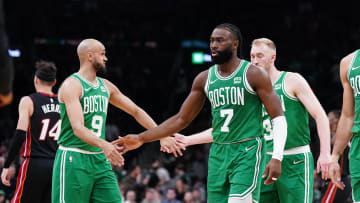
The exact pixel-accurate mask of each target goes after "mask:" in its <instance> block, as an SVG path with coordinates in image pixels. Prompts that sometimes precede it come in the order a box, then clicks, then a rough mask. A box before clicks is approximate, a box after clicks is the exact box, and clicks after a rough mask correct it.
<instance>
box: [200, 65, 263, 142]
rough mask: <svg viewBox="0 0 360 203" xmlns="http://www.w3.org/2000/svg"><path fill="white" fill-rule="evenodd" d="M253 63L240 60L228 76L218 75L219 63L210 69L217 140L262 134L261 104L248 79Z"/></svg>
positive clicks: (207, 90) (208, 90)
mask: <svg viewBox="0 0 360 203" xmlns="http://www.w3.org/2000/svg"><path fill="white" fill-rule="evenodd" d="M250 65H251V63H250V62H248V61H245V60H241V62H240V64H239V66H238V67H237V69H236V70H235V71H234V72H233V73H232V74H231V75H229V76H227V77H222V76H221V75H220V74H219V72H218V66H217V65H214V66H212V67H210V69H209V72H208V78H207V81H206V84H205V93H206V95H207V97H208V99H209V101H210V104H211V114H212V127H213V131H212V135H213V142H214V143H219V144H224V143H232V142H237V141H240V140H242V139H245V138H252V137H261V136H262V103H261V101H260V98H259V97H258V96H257V95H256V93H255V91H254V90H253V89H252V88H251V87H250V85H249V84H248V81H247V79H246V72H247V70H248V68H249V67H250Z"/></svg>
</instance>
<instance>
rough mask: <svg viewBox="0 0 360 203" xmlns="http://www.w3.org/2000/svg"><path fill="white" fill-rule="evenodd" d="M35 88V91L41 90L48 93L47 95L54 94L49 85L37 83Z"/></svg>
mask: <svg viewBox="0 0 360 203" xmlns="http://www.w3.org/2000/svg"><path fill="white" fill-rule="evenodd" d="M35 89H36V92H41V93H45V94H48V95H53V94H54V93H53V92H52V87H49V86H43V85H39V86H38V87H36V88H35Z"/></svg>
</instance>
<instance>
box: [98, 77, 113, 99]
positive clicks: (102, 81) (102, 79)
mask: <svg viewBox="0 0 360 203" xmlns="http://www.w3.org/2000/svg"><path fill="white" fill-rule="evenodd" d="M99 79H100V80H101V83H102V84H103V85H104V87H105V89H106V91H107V94H108V97H109V99H110V91H109V89H108V87H107V85H106V83H105V79H104V78H101V77H99Z"/></svg>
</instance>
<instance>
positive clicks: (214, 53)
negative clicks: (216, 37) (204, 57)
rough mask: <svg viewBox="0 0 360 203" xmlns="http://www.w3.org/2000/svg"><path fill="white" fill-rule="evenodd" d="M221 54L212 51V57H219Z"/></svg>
mask: <svg viewBox="0 0 360 203" xmlns="http://www.w3.org/2000/svg"><path fill="white" fill-rule="evenodd" d="M217 55H219V53H218V52H217V51H211V56H217Z"/></svg>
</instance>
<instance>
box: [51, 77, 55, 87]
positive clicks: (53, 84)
mask: <svg viewBox="0 0 360 203" xmlns="http://www.w3.org/2000/svg"><path fill="white" fill-rule="evenodd" d="M55 84H56V79H55V80H54V82H53V83H52V84H51V87H53V86H55Z"/></svg>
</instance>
